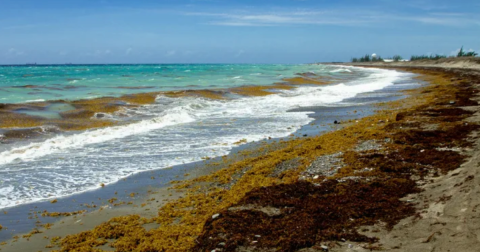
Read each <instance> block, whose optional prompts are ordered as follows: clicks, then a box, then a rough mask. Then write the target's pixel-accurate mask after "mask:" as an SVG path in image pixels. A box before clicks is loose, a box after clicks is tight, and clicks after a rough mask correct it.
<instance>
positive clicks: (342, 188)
mask: <svg viewBox="0 0 480 252" xmlns="http://www.w3.org/2000/svg"><path fill="white" fill-rule="evenodd" d="M415 192H418V189H417V188H416V187H415V182H413V181H411V180H406V179H385V180H380V179H378V180H375V181H372V182H358V181H348V182H345V183H339V182H338V181H336V180H328V181H326V182H323V183H321V184H319V185H315V184H313V183H309V182H297V183H294V184H288V185H276V186H271V187H266V188H259V189H255V190H253V191H251V192H249V193H248V194H247V195H246V196H245V197H244V199H243V200H242V201H241V202H240V203H239V205H246V204H253V205H256V206H269V207H274V208H278V209H280V211H281V214H280V215H277V216H269V215H267V214H265V213H263V212H259V211H255V210H242V211H228V210H227V211H223V212H221V213H220V217H218V218H215V219H212V218H211V219H209V220H208V221H207V223H206V224H205V228H204V230H205V231H204V232H203V233H202V234H201V235H200V237H199V238H197V241H198V245H197V246H196V247H195V249H194V251H211V250H213V249H215V248H217V247H218V246H219V244H221V245H222V246H221V247H223V249H224V250H223V251H235V249H236V248H237V247H238V246H251V245H252V244H254V245H255V247H265V248H278V250H277V251H294V250H296V249H301V248H305V247H310V246H313V245H314V244H316V243H318V242H322V241H329V240H341V239H346V240H350V241H357V242H374V241H376V240H377V239H376V238H374V237H367V236H365V235H362V234H359V233H358V231H357V229H356V227H358V226H361V225H373V224H375V223H377V222H379V221H382V222H384V223H386V224H387V227H388V228H392V227H393V225H395V224H396V223H397V222H398V221H399V220H400V219H403V218H405V217H407V216H409V215H412V214H413V213H415V210H414V208H413V206H412V205H411V204H408V203H404V202H401V201H400V200H399V199H400V198H401V197H404V196H405V195H407V194H410V193H415ZM253 241H256V242H254V243H253Z"/></svg>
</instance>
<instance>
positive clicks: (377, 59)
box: [352, 54, 383, 62]
mask: <svg viewBox="0 0 480 252" xmlns="http://www.w3.org/2000/svg"><path fill="white" fill-rule="evenodd" d="M382 61H383V59H382V57H381V56H370V55H369V54H365V56H363V57H360V58H352V62H382Z"/></svg>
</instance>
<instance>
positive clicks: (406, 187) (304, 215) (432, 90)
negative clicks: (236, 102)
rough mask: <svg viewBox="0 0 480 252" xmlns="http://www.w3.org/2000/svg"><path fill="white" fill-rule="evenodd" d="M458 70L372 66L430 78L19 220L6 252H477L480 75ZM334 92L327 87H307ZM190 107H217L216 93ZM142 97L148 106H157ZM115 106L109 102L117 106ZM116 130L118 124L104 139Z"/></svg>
mask: <svg viewBox="0 0 480 252" xmlns="http://www.w3.org/2000/svg"><path fill="white" fill-rule="evenodd" d="M457 63H458V62H455V63H450V65H449V63H448V62H446V63H444V64H436V63H432V64H431V65H429V66H422V65H421V64H419V65H418V66H417V65H415V64H409V65H407V64H404V65H394V64H392V65H388V64H382V65H380V64H371V65H368V64H365V65H363V66H364V67H365V66H366V67H374V68H379V67H380V68H388V69H395V70H396V71H395V72H398V73H405V74H406V76H409V78H410V79H412V78H413V77H414V76H417V77H415V79H413V80H415V81H413V82H412V81H408V82H400V83H397V85H390V86H384V87H383V86H382V87H381V88H375V89H372V90H371V91H367V92H357V93H352V94H353V95H352V96H351V97H347V98H345V97H344V98H342V99H341V101H342V106H336V107H332V106H331V104H330V106H328V105H327V106H326V105H321V104H313V105H312V106H306V105H304V106H302V105H300V106H298V107H297V108H291V109H288V111H289V113H292V114H295V113H298V117H297V120H298V121H295V123H291V120H292V118H295V117H286V120H285V125H283V124H281V125H282V126H281V127H283V128H286V127H287V126H288V127H289V129H288V130H286V131H280V133H278V131H275V130H273V131H270V132H269V133H268V134H260V135H259V136H258V137H257V138H253V139H249V140H248V141H247V140H245V141H244V140H243V139H245V138H244V137H242V134H245V133H244V132H239V133H238V134H237V135H235V137H232V138H231V139H230V142H232V143H234V142H238V143H237V144H232V143H231V144H230V146H229V149H225V151H224V152H221V154H219V155H214V154H211V155H210V154H208V153H200V154H196V155H197V157H196V158H193V160H194V161H195V162H192V163H189V164H181V163H177V164H175V163H174V164H173V165H172V164H168V165H164V166H171V168H169V169H151V170H145V171H141V172H137V173H135V174H134V175H129V176H126V177H125V178H124V179H117V180H118V181H115V182H113V181H112V183H109V184H106V185H101V181H96V182H94V184H95V185H96V187H101V188H97V189H96V190H90V191H87V192H82V193H80V194H78V195H68V196H65V197H58V199H57V198H51V199H47V200H45V199H43V201H39V202H31V203H28V204H26V205H24V206H22V207H17V209H19V210H18V211H17V210H15V211H8V209H7V212H5V213H4V218H2V219H1V220H3V221H2V222H0V224H1V225H2V227H3V229H2V230H1V231H0V232H1V233H2V234H1V235H2V237H3V240H5V242H4V243H2V246H1V247H0V249H1V251H40V250H41V251H51V250H60V251H72V250H73V251H91V250H92V249H94V248H96V249H101V250H106V251H109V250H117V251H161V250H164V251H326V250H328V251H369V250H370V249H379V250H388V251H448V250H449V249H454V248H456V249H460V251H469V250H471V251H473V250H475V248H476V247H477V246H478V241H477V239H476V238H475V237H476V236H475V234H476V232H477V229H476V227H477V226H479V225H476V217H475V212H476V210H477V209H476V208H477V206H478V205H477V200H476V199H475V197H473V196H474V195H475V194H476V192H477V189H476V188H475V184H477V183H476V181H477V180H478V175H477V174H476V173H477V171H476V167H477V163H478V161H477V159H478V155H476V154H477V153H478V145H477V141H478V140H477V139H476V135H475V132H476V131H477V130H478V128H479V125H478V124H477V123H478V118H477V117H478V115H476V112H477V111H478V104H477V102H476V98H475V96H476V93H477V92H478V89H477V86H476V85H477V84H478V83H476V81H477V80H478V72H477V71H476V70H474V69H476V68H478V64H477V63H475V62H470V63H469V64H464V63H462V66H463V67H464V68H457V67H458V66H459V65H458V64H457ZM356 66H359V65H356ZM433 66H435V67H433ZM340 69H341V68H340ZM347 69H348V68H347ZM389 71H390V70H389ZM411 73H413V75H412V74H411ZM301 77H302V78H303V79H301V78H300V79H290V81H285V82H284V83H283V84H281V85H280V84H276V86H261V88H258V87H256V88H254V89H252V88H248V87H247V88H243V89H242V90H243V91H244V92H250V94H252V93H253V95H251V96H255V95H258V96H259V97H265V96H267V97H268V95H272V93H269V92H271V90H272V89H276V90H286V91H289V90H292V88H291V85H299V84H305V83H304V82H305V81H304V80H305V76H301ZM308 78H311V76H309V77H308ZM331 81H332V80H331V79H329V80H328V81H325V79H324V78H319V79H316V80H315V81H314V82H313V83H312V81H310V82H307V83H308V84H310V86H309V85H307V86H306V88H309V87H311V85H329V84H332V83H331ZM317 82H318V83H317ZM320 82H321V83H320ZM336 83H337V84H338V83H339V82H338V81H337V82H336ZM287 84H288V85H287ZM334 84H335V83H334ZM272 87H273V88H272ZM282 87H283V88H282ZM314 87H315V86H314ZM363 89H364V90H366V88H365V87H363ZM214 91H215V92H213V94H218V92H219V91H218V90H214ZM262 92H264V93H262ZM265 92H266V93H265ZM306 92H311V90H309V89H306ZM184 93H185V92H184ZM220 93H221V92H220ZM190 94H192V95H193V96H194V97H195V98H197V97H198V96H200V97H201V98H204V96H203V97H202V95H204V94H205V93H204V92H200V91H192V92H190ZM208 94H212V91H209V92H208ZM237 94H242V92H241V91H237ZM243 94H246V93H243ZM154 96H158V93H155V94H154ZM124 97H126V98H125V99H132V100H134V99H133V98H130V97H132V96H124ZM133 97H142V99H139V100H144V99H143V98H144V97H152V94H150V95H148V94H147V95H133ZM217 98H218V97H217ZM301 98H302V99H305V98H304V97H301ZM100 99H103V98H100ZM108 99H109V100H108V101H102V102H103V103H105V104H109V103H111V101H112V99H113V100H116V99H117V98H108ZM150 99H151V98H150ZM317 99H318V97H317ZM97 101H98V100H97ZM130 101H131V100H130ZM150 102H151V101H150ZM268 102H272V100H269V101H268ZM281 102H285V100H282V101H281ZM83 103H84V104H86V102H83ZM97 104H98V103H97ZM137 104H138V105H137V106H140V105H142V103H141V102H139V103H137ZM143 104H148V102H145V103H143ZM9 106H16V105H9ZM32 106H41V104H33V105H32ZM82 106H87V105H82ZM273 106H280V105H279V103H273ZM101 108H105V106H101ZM3 109H5V110H13V108H12V107H9V108H5V107H4V108H3ZM15 109H17V107H15ZM115 109H118V108H115ZM89 111H91V112H93V114H91V112H90V114H89V115H88V116H82V118H83V119H82V120H83V121H80V122H78V121H77V122H76V123H79V124H81V125H86V124H88V123H89V122H87V121H89V120H92V119H91V118H92V116H93V115H95V113H101V111H94V110H93V109H91V110H89ZM112 111H114V110H112ZM115 111H116V110H115ZM77 112H78V111H77ZM66 118H67V120H68V116H67V117H66ZM84 119H85V120H84ZM229 120H230V118H229ZM35 123H38V122H37V121H35ZM251 123H252V121H246V122H245V123H244V124H240V126H242V127H246V126H248V125H249V124H251ZM277 123H278V122H277ZM123 124H124V125H126V127H128V125H132V124H129V122H122V125H123ZM292 124H294V125H292ZM37 126H38V125H37ZM105 126H107V127H108V126H111V125H101V126H100V128H101V127H105ZM276 126H278V124H277V125H275V124H266V127H265V128H261V130H265V129H267V128H268V127H276ZM88 127H89V128H96V127H97V126H92V127H90V126H88ZM65 129H68V127H65V128H62V130H65ZM75 129H77V130H78V128H75ZM199 129H200V128H199ZM207 137H208V136H207ZM20 138H22V137H20ZM6 139H7V140H8V139H15V138H14V137H12V138H6ZM15 141H17V140H15ZM245 142H248V143H247V144H244V145H240V144H242V143H245ZM238 145H240V146H238ZM234 146H236V147H234ZM140 147H142V146H140ZM143 148H145V146H143ZM187 154H188V153H187ZM227 154H228V155H227ZM190 155H192V154H190ZM209 156H212V157H209ZM215 156H216V157H215ZM139 162H140V161H139ZM139 164H142V163H139ZM83 211H85V212H83ZM55 213H57V214H55ZM12 214H13V215H14V218H16V219H18V220H21V219H22V218H30V217H31V218H30V220H31V221H27V224H25V226H23V227H22V226H21V225H19V224H11V222H10V223H8V222H7V223H5V220H8V219H10V220H12V219H13V218H11V217H8V216H10V215H12ZM67 215H71V216H67ZM56 216H60V217H56ZM62 216H65V217H62ZM112 218H113V219H112ZM37 221H38V223H35V222H37ZM49 223H52V224H53V225H51V224H49ZM9 224H10V225H11V226H14V227H15V228H14V229H16V230H15V231H13V230H11V229H12V228H9ZM35 225H37V228H36V229H33V227H34V226H35ZM7 228H8V229H7ZM9 230H11V231H9ZM32 230H33V231H32ZM8 232H11V233H8ZM7 234H8V235H7ZM11 235H15V236H17V238H13V239H9V238H10V237H9V236H11ZM7 237H8V238H7Z"/></svg>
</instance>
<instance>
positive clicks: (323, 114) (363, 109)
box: [0, 87, 399, 249]
mask: <svg viewBox="0 0 480 252" xmlns="http://www.w3.org/2000/svg"><path fill="white" fill-rule="evenodd" d="M391 89H392V90H390V91H388V92H390V95H388V96H385V92H387V90H384V91H383V92H382V94H381V97H377V98H376V97H375V94H376V92H372V93H371V94H368V93H367V94H366V95H365V97H363V98H362V97H356V98H351V99H348V100H346V101H344V103H345V104H348V103H351V104H356V103H358V101H359V99H360V100H361V101H362V102H363V103H366V105H363V106H355V105H348V106H347V105H345V107H344V108H343V109H338V108H337V110H335V109H334V110H331V109H330V108H329V107H317V108H312V107H307V108H303V109H300V110H299V109H296V110H294V111H296V112H298V111H301V110H305V111H315V113H314V114H311V115H310V117H312V118H313V119H314V121H313V122H312V123H310V124H308V125H304V126H303V127H302V129H300V130H298V131H297V132H295V133H294V134H292V136H290V137H285V138H282V139H271V140H266V141H261V142H255V143H251V144H247V145H241V146H239V147H236V148H235V149H234V150H232V153H231V154H230V155H229V157H228V159H230V160H235V159H236V156H239V158H240V159H244V158H245V157H244V154H243V153H242V151H244V150H246V151H247V152H249V154H248V156H251V155H252V153H251V150H252V148H256V149H258V148H259V149H262V148H273V147H264V146H270V144H272V143H276V144H277V145H279V146H282V145H284V143H283V141H289V140H290V139H294V138H304V137H306V136H314V135H318V134H322V133H323V132H328V131H331V130H332V129H333V130H335V129H339V128H343V127H346V126H347V125H348V124H347V123H345V124H344V123H342V124H333V122H334V121H339V122H347V121H355V120H356V119H358V118H360V117H364V116H366V115H371V114H372V113H373V111H374V110H375V109H376V106H375V105H372V104H370V103H371V101H378V102H381V101H385V99H387V100H388V99H389V100H392V99H398V98H399V96H398V90H397V89H398V87H395V88H393V87H392V88H391ZM376 99H378V100H376ZM350 100H351V101H350ZM369 100H371V101H370V102H369ZM369 104H370V105H369ZM357 111H358V112H357ZM322 125H323V126H322ZM254 146H256V147H254ZM222 161H225V158H224V157H219V158H215V159H212V160H208V162H207V163H213V165H212V166H211V167H210V166H208V165H207V166H205V165H204V164H205V162H196V163H193V164H189V165H187V166H190V167H191V168H192V169H186V168H185V165H181V166H176V167H173V168H172V169H169V170H168V171H171V172H173V174H175V172H174V170H178V172H177V173H176V174H178V175H173V176H171V177H174V176H177V177H178V176H180V177H183V174H184V173H189V174H190V175H189V176H188V177H187V178H192V177H196V176H199V175H202V176H204V175H208V174H211V173H212V172H213V171H214V170H218V169H219V167H218V164H219V163H221V162H222ZM230 162H232V161H230ZM202 163H203V164H202ZM199 168H200V169H199ZM212 169H213V170H212ZM164 172H165V171H163V170H158V171H155V172H153V171H152V172H142V173H141V174H136V175H133V176H132V177H129V178H128V179H127V181H126V182H124V181H120V182H119V183H115V184H114V185H107V186H105V188H102V189H98V190H95V191H92V192H90V193H85V195H83V196H78V197H76V196H74V197H67V198H59V199H58V202H57V203H55V205H57V204H64V203H65V202H66V201H72V200H75V201H76V203H70V205H71V206H70V207H67V208H66V209H65V210H64V211H62V212H72V211H78V210H91V209H92V208H85V207H83V208H78V207H77V208H75V207H74V206H72V205H77V206H78V205H79V204H80V202H81V200H82V199H83V200H84V201H85V200H86V199H88V198H91V199H92V200H94V202H88V204H90V205H94V204H95V205H97V209H98V208H99V207H103V206H106V205H109V206H112V205H113V204H117V203H119V202H122V201H126V202H128V201H132V199H131V198H130V197H129V196H128V195H129V194H130V193H131V192H135V193H139V195H142V194H143V197H142V198H145V197H147V196H146V195H150V194H151V193H148V192H147V191H148V190H149V189H152V190H154V188H149V189H145V188H143V189H141V190H131V189H128V188H129V187H128V186H127V188H126V189H127V190H128V191H125V193H123V192H121V191H119V190H118V189H120V188H122V187H124V186H122V185H121V184H123V185H125V184H126V183H128V182H129V181H130V182H131V181H147V182H149V181H148V180H149V178H150V176H154V177H155V180H152V182H153V181H156V180H158V178H159V175H158V174H162V173H164ZM194 173H197V175H194ZM160 176H161V175H160ZM142 177H143V179H142ZM157 186H158V185H157ZM168 186H169V184H168V183H165V184H163V187H168ZM154 187H155V186H154ZM112 188H118V189H117V190H118V195H116V194H114V191H115V190H116V189H112ZM163 190H165V189H160V191H162V192H163V193H165V194H166V192H167V191H163ZM107 191H108V192H109V193H107ZM142 191H143V193H142ZM96 192H97V193H96ZM98 193H100V194H98ZM97 194H98V195H97ZM94 195H96V196H94ZM166 195H168V194H166ZM97 197H100V198H101V200H100V199H99V200H96V199H95V198H97ZM155 197H156V198H157V199H159V196H158V193H155ZM112 198H117V200H116V201H115V202H112V203H109V202H108V200H109V199H112ZM135 198H137V197H136V196H135ZM167 198H168V197H167ZM145 199H148V198H145ZM137 201H138V200H133V202H137ZM101 202H103V203H101ZM162 202H163V200H160V202H155V203H154V202H149V201H147V202H138V203H133V204H131V205H128V204H126V203H125V204H123V205H120V206H118V208H117V207H114V208H112V209H110V208H109V207H107V208H104V209H103V210H101V211H98V210H96V212H97V213H91V212H89V213H87V214H86V215H87V216H89V215H93V216H94V217H85V214H80V215H76V216H73V217H67V218H62V219H61V220H58V221H55V222H54V223H55V224H54V225H53V226H52V227H51V228H50V229H49V230H43V229H40V230H43V231H42V232H45V233H44V234H50V233H54V234H55V231H53V232H52V231H50V230H51V229H53V230H56V229H57V228H58V229H60V230H63V229H62V228H67V229H68V228H69V227H70V225H73V226H77V227H76V228H73V230H78V228H79V227H78V226H79V224H78V223H75V221H76V220H78V219H82V220H85V218H88V219H91V218H94V219H96V221H88V223H84V224H83V225H82V226H83V227H81V228H82V230H83V229H84V228H85V227H90V228H93V227H94V226H95V225H94V224H100V222H102V221H107V220H108V219H109V218H111V217H113V216H117V215H118V216H120V215H122V214H125V212H124V210H122V209H123V208H126V209H130V210H125V211H127V212H128V211H133V212H134V213H142V207H140V206H141V205H142V204H143V203H147V204H148V205H152V204H153V205H154V206H155V207H152V209H155V208H158V207H159V206H160V205H159V204H161V203H162ZM30 205H31V206H32V207H31V208H33V207H35V209H37V211H40V212H42V211H44V209H48V208H49V205H51V204H50V203H49V202H44V203H41V204H35V203H33V204H30ZM67 205H68V204H67ZM134 205H137V206H136V207H135V206H134ZM51 207H54V206H53V205H52V206H51ZM153 213H156V211H153ZM38 215H39V214H38ZM7 216H8V214H7ZM49 219H50V220H51V219H52V218H42V217H39V219H33V220H31V221H32V222H33V221H35V220H39V221H41V222H42V223H41V224H42V225H44V224H45V223H49V222H51V221H49ZM54 220H55V219H54ZM61 222H65V223H63V224H61ZM82 223H83V222H82ZM2 224H3V223H2ZM4 226H7V227H8V225H4ZM30 230H31V229H28V231H30ZM3 231H4V232H5V231H7V232H8V230H3ZM62 232H65V231H60V232H59V233H60V234H61V233H62ZM68 232H71V231H68ZM23 235H28V233H26V234H22V235H19V237H22V236H23ZM42 236H43V235H38V236H35V235H34V236H31V237H28V239H29V240H30V241H29V242H28V241H25V242H27V243H28V244H31V243H33V244H35V243H37V242H38V243H40V244H45V246H47V245H48V243H49V241H48V240H45V239H43V237H42ZM48 236H49V237H50V236H52V235H48ZM54 236H56V235H54ZM10 237H11V236H10ZM14 240H15V239H14ZM22 240H24V239H22V238H21V239H20V240H19V242H21V243H23V242H24V241H22ZM9 242H12V240H10V241H9ZM45 242H46V243H45ZM14 244H15V243H14ZM0 248H1V247H0ZM6 248H7V247H4V249H6Z"/></svg>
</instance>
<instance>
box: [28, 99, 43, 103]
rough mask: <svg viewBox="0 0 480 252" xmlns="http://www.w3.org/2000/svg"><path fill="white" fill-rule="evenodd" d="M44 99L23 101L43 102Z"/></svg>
mask: <svg viewBox="0 0 480 252" xmlns="http://www.w3.org/2000/svg"><path fill="white" fill-rule="evenodd" d="M44 101H45V99H36V100H26V101H25V102H26V103H29V102H44Z"/></svg>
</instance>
